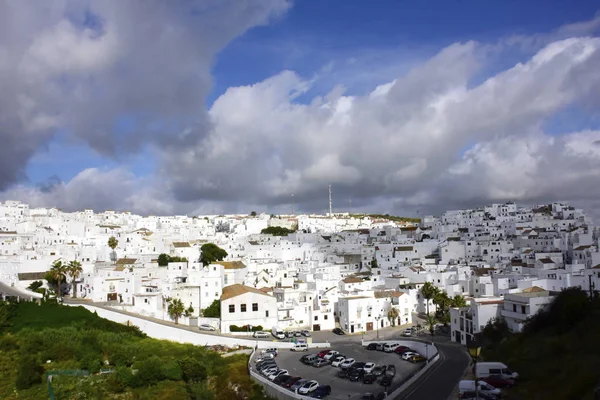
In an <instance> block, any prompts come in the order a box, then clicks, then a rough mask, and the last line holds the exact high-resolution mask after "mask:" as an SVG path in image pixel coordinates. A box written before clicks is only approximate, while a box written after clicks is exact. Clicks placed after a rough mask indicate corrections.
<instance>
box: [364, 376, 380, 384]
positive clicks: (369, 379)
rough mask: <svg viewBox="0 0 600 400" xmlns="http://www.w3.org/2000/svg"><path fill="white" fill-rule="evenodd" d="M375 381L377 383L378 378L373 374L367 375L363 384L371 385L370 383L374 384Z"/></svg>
mask: <svg viewBox="0 0 600 400" xmlns="http://www.w3.org/2000/svg"><path fill="white" fill-rule="evenodd" d="M375 381H377V377H376V376H375V375H373V374H367V375H365V376H364V377H363V383H367V384H370V383H373V382H375Z"/></svg>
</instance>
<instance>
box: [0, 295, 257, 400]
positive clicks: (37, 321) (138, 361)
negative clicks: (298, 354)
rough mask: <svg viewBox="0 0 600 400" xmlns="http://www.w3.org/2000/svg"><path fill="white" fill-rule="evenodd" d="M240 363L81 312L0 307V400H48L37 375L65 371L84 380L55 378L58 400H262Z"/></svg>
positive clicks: (35, 306) (45, 307)
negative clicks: (77, 372)
mask: <svg viewBox="0 0 600 400" xmlns="http://www.w3.org/2000/svg"><path fill="white" fill-rule="evenodd" d="M48 360H50V361H51V362H49V363H48V362H47V361H48ZM247 361H248V358H247V356H244V355H236V356H232V357H227V358H222V357H221V356H220V355H219V354H217V353H215V352H213V351H211V350H208V349H206V348H204V347H198V346H193V345H183V344H177V343H174V342H169V341H161V340H155V339H150V338H148V337H146V336H145V335H144V334H143V333H142V332H140V331H139V329H137V328H136V327H132V326H126V325H121V324H117V323H114V322H111V321H108V320H105V319H102V318H99V317H98V316H97V315H95V314H93V313H90V312H89V311H87V310H85V309H84V308H82V307H68V306H62V305H58V304H51V303H42V304H41V305H38V304H36V303H18V304H10V303H4V302H0V398H1V399H3V400H16V399H20V400H29V399H31V400H38V399H47V398H48V389H47V387H46V383H45V381H43V375H44V373H45V372H47V371H64V370H86V371H89V372H90V375H88V376H63V375H56V376H54V377H53V380H52V387H53V391H54V394H55V396H56V398H57V399H122V400H134V399H135V400H137V399H157V400H158V399H161V400H162V399H164V400H170V399H178V400H180V399H182V400H188V399H189V400H192V399H202V400H205V399H207V400H234V399H240V400H241V399H252V400H263V399H265V400H266V397H265V396H264V395H263V393H262V389H261V388H260V386H258V385H255V384H253V383H252V381H251V380H250V377H249V375H248V372H247ZM101 368H102V369H104V372H109V373H99V372H100V369H101ZM133 371H136V372H135V373H133Z"/></svg>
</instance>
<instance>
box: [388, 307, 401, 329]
mask: <svg viewBox="0 0 600 400" xmlns="http://www.w3.org/2000/svg"><path fill="white" fill-rule="evenodd" d="M398 315H400V313H399V312H398V309H397V308H394V307H392V308H390V310H389V311H388V313H387V317H388V320H389V321H390V324H392V326H396V321H397V320H398Z"/></svg>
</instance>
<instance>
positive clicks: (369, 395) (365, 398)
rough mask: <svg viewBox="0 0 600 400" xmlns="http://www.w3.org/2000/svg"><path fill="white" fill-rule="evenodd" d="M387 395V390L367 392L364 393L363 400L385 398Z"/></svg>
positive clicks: (380, 399) (381, 399)
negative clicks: (377, 392) (375, 392)
mask: <svg viewBox="0 0 600 400" xmlns="http://www.w3.org/2000/svg"><path fill="white" fill-rule="evenodd" d="M386 397H387V394H386V393H385V392H380V393H379V394H376V395H375V394H373V393H365V394H363V395H362V397H361V400H383V399H385V398H386Z"/></svg>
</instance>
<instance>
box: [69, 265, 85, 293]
mask: <svg viewBox="0 0 600 400" xmlns="http://www.w3.org/2000/svg"><path fill="white" fill-rule="evenodd" d="M82 272H83V268H81V263H80V262H79V261H77V260H73V261H71V262H70V263H69V265H67V274H69V275H71V284H72V285H73V293H72V296H73V298H75V297H77V285H76V284H75V281H76V280H77V278H79V275H81V273H82Z"/></svg>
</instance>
